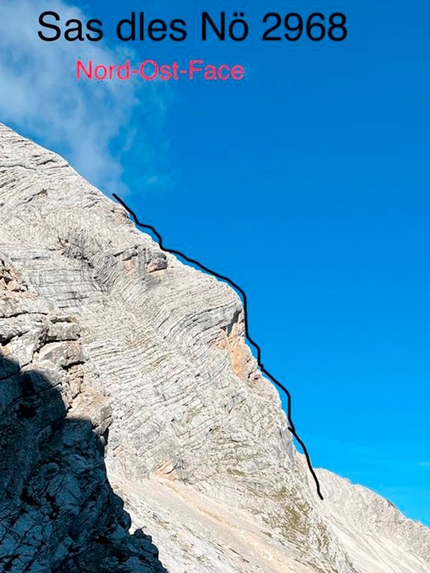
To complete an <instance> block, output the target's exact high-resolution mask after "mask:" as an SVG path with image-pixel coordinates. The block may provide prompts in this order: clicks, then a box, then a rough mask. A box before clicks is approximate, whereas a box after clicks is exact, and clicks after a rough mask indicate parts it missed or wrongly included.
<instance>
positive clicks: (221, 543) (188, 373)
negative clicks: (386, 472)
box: [0, 126, 430, 573]
mask: <svg viewBox="0 0 430 573" xmlns="http://www.w3.org/2000/svg"><path fill="white" fill-rule="evenodd" d="M0 220H1V225H0V344H1V348H0V350H1V366H0V369H1V372H0V414H1V417H0V446H1V458H0V488H1V489H0V570H1V571H3V570H4V571H11V572H12V573H15V572H16V573H17V572H23V573H24V572H32V573H36V572H37V573H45V572H46V573H49V572H68V571H70V572H72V571H73V572H81V571H82V572H84V573H85V572H94V573H95V572H96V571H97V572H102V573H103V572H110V571H112V572H116V571H124V572H128V571H130V572H131V571H133V572H137V573H138V572H140V571H150V572H154V573H158V572H159V571H160V572H161V571H165V570H168V571H169V572H170V573H201V572H219V573H238V572H239V573H241V572H244V573H245V572H246V573H257V572H260V573H261V572H264V573H275V572H296V573H300V572H302V573H306V572H307V573H322V572H324V573H430V534H429V530H428V529H427V528H425V527H424V526H422V525H420V524H418V523H414V522H412V521H410V520H408V519H406V518H405V517H404V516H402V515H401V514H400V513H399V512H398V511H397V510H396V509H395V508H394V507H393V506H392V504H390V503H389V502H387V501H386V500H384V499H383V498H381V497H379V496H377V495H375V494H373V493H372V492H370V491H369V490H366V489H365V488H361V487H359V486H353V485H351V484H350V483H349V482H347V481H346V480H344V479H342V478H339V477H338V476H335V475H333V474H331V473H330V472H326V471H323V470H319V471H318V475H319V479H320V481H321V485H322V489H323V491H324V494H325V500H324V501H323V502H322V501H321V500H319V498H318V497H317V495H316V492H315V488H314V484H313V481H312V480H311V479H310V476H309V474H308V472H307V469H306V467H305V465H304V463H303V459H302V456H301V455H300V454H298V453H297V452H296V450H295V448H294V446H293V444H292V442H291V436H290V433H289V432H288V430H287V421H286V417H285V414H284V413H283V411H282V409H281V407H280V400H279V396H278V394H277V391H276V390H275V389H274V387H273V386H272V385H271V384H270V383H269V382H268V381H267V380H265V379H264V378H263V377H262V376H261V373H260V372H259V370H258V368H257V365H256V362H255V360H254V358H253V356H252V354H251V352H250V350H249V348H248V346H247V345H246V344H245V342H244V336H243V334H244V333H243V309H242V305H241V302H240V300H239V298H238V297H237V295H236V294H235V293H234V292H233V291H232V290H231V289H230V288H229V287H228V286H227V285H226V284H223V283H221V282H219V281H217V280H215V279H214V278H213V277H210V276H208V275H205V274H203V273H201V272H199V271H197V270H195V269H193V268H190V267H187V266H186V265H184V264H182V263H181V262H180V261H179V260H177V259H176V258H174V257H173V256H171V255H169V254H165V253H163V252H161V251H160V249H159V247H158V246H157V245H156V244H155V243H154V242H153V241H152V239H151V238H150V237H149V236H148V235H146V234H144V233H141V232H139V231H138V230H137V229H135V227H134V226H133V225H132V223H131V222H130V221H129V219H128V217H127V214H126V213H125V211H124V210H123V209H122V208H121V207H119V206H118V205H116V204H115V203H113V202H112V201H111V200H109V199H108V198H107V197H105V196H104V195H103V194H102V193H100V192H99V191H98V190H97V189H95V188H94V187H92V186H91V185H90V184H88V183H87V182H86V181H84V180H83V179H82V178H81V177H79V175H78V174H77V173H76V172H75V171H74V170H73V169H71V167H69V166H68V165H67V163H66V162H65V161H64V160H63V159H62V158H60V157H58V156H57V155H55V154H53V153H51V152H49V151H46V150H44V149H42V148H40V147H38V146H37V145H35V144H34V143H32V142H30V141H28V140H26V139H24V138H22V137H21V136H19V135H18V134H16V133H15V132H13V131H12V130H10V129H8V128H7V127H4V126H1V127H0ZM106 472H107V474H106ZM124 503H125V508H124V507H123V504H124ZM129 515H130V516H131V520H130V517H129ZM150 536H152V538H153V540H154V541H152V539H151V537H150ZM158 550H159V557H158ZM164 567H165V568H166V569H164Z"/></svg>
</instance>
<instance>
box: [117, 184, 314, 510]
mask: <svg viewBox="0 0 430 573" xmlns="http://www.w3.org/2000/svg"><path fill="white" fill-rule="evenodd" d="M112 196H113V197H114V198H115V199H116V200H117V201H118V202H119V203H120V204H121V205H122V206H123V207H124V209H125V210H126V211H127V212H128V213H129V215H130V216H131V217H132V218H133V220H134V222H135V224H136V225H137V226H138V227H142V228H143V229H149V230H150V231H152V233H154V235H155V236H156V237H157V239H158V245H159V247H160V249H161V250H162V251H165V252H166V253H170V254H172V255H177V256H179V257H181V258H182V259H184V260H186V261H188V262H189V263H191V264H193V265H196V266H198V267H200V268H201V269H202V270H203V271H205V272H207V273H209V274H210V275H212V276H214V277H216V278H218V279H221V280H223V281H225V282H226V283H228V284H229V285H230V286H231V287H232V288H233V289H234V290H235V291H236V292H238V293H240V294H241V298H242V303H243V310H244V314H245V337H246V339H247V340H248V341H249V342H250V343H251V344H252V346H253V347H254V348H255V349H256V351H257V363H258V366H259V368H260V370H261V372H262V373H263V374H266V376H267V377H268V378H270V380H271V381H272V382H273V383H274V384H275V385H276V386H278V388H280V389H281V390H282V391H283V392H284V393H285V395H286V396H287V398H288V407H287V418H288V423H289V426H288V430H289V431H290V432H291V434H292V435H293V436H294V437H295V438H296V440H297V441H298V443H299V444H300V446H301V447H302V449H303V453H304V455H305V458H306V463H307V465H308V468H309V471H310V473H311V474H312V477H313V478H314V481H315V485H316V489H317V493H318V496H319V497H320V499H324V497H323V495H322V493H321V488H320V483H319V480H318V477H317V475H316V473H315V470H314V468H313V467H312V462H311V458H310V456H309V453H308V450H307V448H306V445H305V443H304V442H303V440H302V439H301V438H300V437H299V435H298V434H297V432H296V429H295V426H294V423H293V420H292V415H291V410H292V406H291V402H292V398H291V394H290V392H289V391H288V390H287V388H285V386H283V385H282V384H281V383H280V382H279V381H278V380H277V379H276V378H275V377H274V376H272V374H270V372H269V371H268V370H266V369H265V368H264V366H263V364H262V362H261V348H260V347H259V346H258V344H257V343H256V342H254V340H253V339H252V338H251V336H250V335H249V331H248V299H247V296H246V293H245V291H244V290H243V289H242V288H241V287H240V286H239V285H237V284H236V283H235V282H233V281H232V280H231V279H229V278H228V277H225V276H223V275H220V274H219V273H216V272H215V271H213V270H211V269H209V268H208V267H206V266H205V265H202V264H201V263H199V262H198V261H195V260H194V259H190V257H187V256H186V255H184V254H183V253H181V252H180V251H176V250H174V249H168V248H166V247H164V245H163V238H162V237H161V235H160V233H159V232H158V231H157V229H155V227H153V226H152V225H147V224H145V223H141V222H140V221H139V219H138V218H137V215H136V214H135V212H134V211H133V210H132V209H131V208H130V207H128V205H127V204H126V203H125V202H124V201H123V200H122V199H121V198H120V197H119V196H118V195H117V194H116V193H112Z"/></svg>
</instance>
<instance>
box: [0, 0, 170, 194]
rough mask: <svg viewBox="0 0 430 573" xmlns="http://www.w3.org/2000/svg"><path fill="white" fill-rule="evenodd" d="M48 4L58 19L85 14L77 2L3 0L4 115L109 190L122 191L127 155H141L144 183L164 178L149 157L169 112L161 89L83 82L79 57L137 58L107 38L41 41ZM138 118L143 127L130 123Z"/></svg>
mask: <svg viewBox="0 0 430 573" xmlns="http://www.w3.org/2000/svg"><path fill="white" fill-rule="evenodd" d="M46 10H54V11H55V12H57V13H58V14H59V15H60V16H61V22H65V21H66V20H67V19H69V18H78V19H80V20H82V21H85V20H86V19H87V18H86V17H85V15H84V14H83V13H82V12H81V10H80V9H79V8H76V7H74V6H70V5H68V4H66V3H65V2H63V1H62V0H46V1H45V2H43V6H42V4H41V3H40V2H35V1H34V0H1V3H0V121H2V122H3V123H6V124H8V125H10V126H11V127H13V128H15V129H17V130H19V131H20V132H21V133H22V134H23V135H24V136H30V137H33V138H35V139H36V140H37V141H38V142H39V143H41V144H42V145H45V146H47V147H50V148H52V149H54V150H56V151H59V152H61V154H62V155H64V156H65V157H66V159H67V160H68V161H69V162H70V163H71V164H72V165H73V166H74V167H75V168H76V169H77V170H78V171H79V172H80V173H81V174H82V175H84V176H85V177H86V178H88V179H89V180H90V181H91V182H92V183H94V184H96V185H98V186H100V187H101V188H102V189H103V190H105V191H106V192H108V193H111V192H113V191H120V192H124V191H125V189H124V185H123V184H122V182H121V178H122V175H123V173H122V171H123V168H122V166H121V160H122V157H123V155H124V153H128V154H129V155H128V157H130V154H132V155H133V157H135V156H136V158H137V157H139V162H137V161H136V162H133V163H138V164H139V165H140V166H141V173H140V174H139V175H140V179H141V181H142V180H143V181H151V182H152V181H154V180H155V179H159V178H160V177H162V176H161V175H160V173H158V172H157V168H156V166H154V164H153V161H152V158H153V157H155V156H157V157H158V156H159V155H160V150H158V149H156V147H157V136H156V135H154V134H155V133H156V132H157V131H159V129H160V122H161V121H162V117H163V114H164V102H163V99H162V98H160V94H159V93H158V91H157V90H158V89H159V88H158V87H157V86H154V85H142V84H139V83H138V82H118V81H113V82H97V83H96V82H94V83H93V82H92V81H91V82H88V81H87V82H80V83H78V82H77V81H76V78H75V69H76V60H77V59H78V58H82V60H88V59H90V58H92V59H93V60H94V61H95V62H98V63H104V64H113V63H122V62H123V61H124V60H125V59H127V58H130V59H131V60H133V59H135V58H136V56H135V55H134V54H133V53H132V52H130V51H128V52H126V51H125V50H120V49H119V48H117V49H110V48H109V47H107V41H106V39H103V40H102V41H101V42H100V43H91V42H66V41H64V40H63V39H59V40H57V41H56V42H44V41H42V40H41V39H40V38H39V36H38V34H37V31H38V29H39V28H40V26H39V24H38V19H39V15H40V13H41V12H42V11H46ZM136 122H138V123H139V129H136V128H131V127H130V126H131V124H134V123H136ZM145 126H146V128H145ZM142 127H143V129H142ZM149 133H151V137H149ZM160 142H161V139H160ZM160 145H161V143H160ZM164 179H165V175H164Z"/></svg>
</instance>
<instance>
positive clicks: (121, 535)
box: [0, 256, 166, 573]
mask: <svg viewBox="0 0 430 573" xmlns="http://www.w3.org/2000/svg"><path fill="white" fill-rule="evenodd" d="M2 349H3V350H2ZM5 352H7V353H8V354H9V353H11V352H12V354H14V355H15V356H16V357H17V360H13V359H9V358H6V357H5V356H4V353H5ZM83 362H84V359H83V355H82V349H81V347H80V343H79V327H78V324H77V323H76V322H74V321H73V320H71V319H70V318H69V317H65V316H62V317H61V316H60V313H58V310H57V311H56V310H55V308H54V307H52V305H51V306H49V305H46V304H44V303H43V302H42V301H40V300H39V299H38V297H37V296H32V295H31V294H30V293H28V291H27V290H26V288H25V286H24V285H23V284H22V282H21V281H20V279H19V277H18V276H17V275H16V274H14V272H13V271H12V270H11V268H10V267H9V265H7V263H5V261H4V259H2V258H1V256H0V571H2V572H4V573H6V572H12V573H19V572H32V573H33V572H34V573H36V572H38V573H49V572H52V573H76V572H80V573H110V572H116V571H118V572H124V573H136V572H137V573H162V572H165V573H166V570H165V569H164V568H163V567H162V565H161V563H160V562H159V560H158V550H157V548H156V547H155V546H154V545H153V544H152V540H151V538H150V537H149V536H147V535H145V534H143V533H142V531H136V532H135V533H134V535H131V534H130V533H129V528H130V525H131V521H130V517H129V515H128V514H127V513H126V512H125V511H124V509H123V501H122V500H121V498H119V497H118V496H117V495H115V494H114V493H113V491H112V488H111V486H110V484H109V482H108V479H107V476H106V468H105V463H104V445H103V444H104V443H105V441H106V439H107V433H108V427H109V425H110V423H111V415H110V414H111V413H110V409H109V408H108V407H106V406H103V402H102V399H101V398H102V397H101V396H97V395H96V394H95V393H91V392H87V391H86V389H85V386H84V384H83V378H84V374H83V372H84V371H83ZM20 364H22V367H21V365H20ZM79 396H81V397H83V398H84V399H85V400H86V402H87V404H88V409H89V411H91V408H92V406H94V405H96V404H97V403H98V407H99V410H98V413H97V414H98V419H97V423H98V425H97V426H96V427H95V426H94V424H93V423H92V422H91V421H90V420H89V419H85V418H83V417H81V416H80V415H79V413H75V414H74V415H73V414H71V412H72V410H73V408H71V407H72V405H73V403H74V402H75V401H77V400H78V397H79ZM68 413H69V415H68Z"/></svg>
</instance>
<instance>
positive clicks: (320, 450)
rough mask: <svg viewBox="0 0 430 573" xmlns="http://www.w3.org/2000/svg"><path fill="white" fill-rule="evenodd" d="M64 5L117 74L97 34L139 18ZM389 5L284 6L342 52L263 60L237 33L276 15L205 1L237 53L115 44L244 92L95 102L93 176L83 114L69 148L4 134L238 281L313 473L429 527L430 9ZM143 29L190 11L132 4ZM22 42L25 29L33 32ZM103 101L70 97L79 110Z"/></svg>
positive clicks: (307, 49) (116, 9) (154, 91)
mask: <svg viewBox="0 0 430 573" xmlns="http://www.w3.org/2000/svg"><path fill="white" fill-rule="evenodd" d="M18 4H19V3H18ZM21 4H23V5H24V4H26V2H25V1H23V2H21ZM27 4H28V3H27ZM48 4H49V3H48ZM57 4H59V2H57ZM76 5H78V6H79V8H80V9H81V10H82V11H83V12H84V13H85V14H87V15H88V16H89V17H91V16H92V17H99V18H101V19H102V20H103V22H104V25H105V30H106V31H107V33H106V37H105V39H104V40H103V42H102V43H101V45H102V46H103V49H105V50H107V49H108V48H109V50H112V52H111V53H112V54H113V53H115V57H118V49H119V48H120V46H119V45H118V44H116V43H115V38H114V35H113V34H112V33H109V32H108V30H111V29H112V26H113V23H114V22H115V21H117V20H118V19H120V18H122V17H126V16H127V15H128V13H129V12H130V11H131V10H132V9H136V10H138V11H139V10H142V3H141V2H137V1H135V2H133V1H131V0H130V1H128V2H127V3H109V5H108V6H107V5H106V2H101V1H98V0H88V1H87V2H85V3H84V2H82V3H76ZM387 5H388V3H387V2H381V1H379V2H375V0H373V1H370V0H362V1H361V2H355V3H352V2H348V1H346V0H345V1H344V2H330V1H328V0H327V1H319V2H316V1H315V2H300V3H299V2H293V3H292V4H289V9H290V10H291V11H298V12H299V13H301V14H303V15H307V14H309V13H311V12H313V11H321V12H323V13H325V14H329V13H332V12H335V11H342V12H345V13H346V14H347V16H348V29H349V36H348V39H347V41H345V42H342V43H336V44H333V43H330V42H328V41H327V42H325V41H324V42H320V43H312V42H310V41H308V40H306V39H305V38H303V39H301V40H300V41H299V42H296V43H294V44H292V43H288V42H285V43H284V42H279V43H278V42H273V43H269V44H264V43H263V42H261V39H260V37H259V35H258V34H257V33H253V31H254V30H255V32H256V31H257V29H259V28H260V26H261V25H260V19H261V17H262V15H264V13H266V12H267V11H272V10H273V11H279V12H280V13H284V12H285V8H284V3H281V2H276V1H274V2H273V3H270V6H269V4H268V3H267V2H265V3H262V2H256V1H252V2H251V1H248V2H245V1H244V0H240V2H238V3H237V4H236V5H234V6H233V5H232V4H231V3H225V4H224V5H222V2H220V0H217V1H216V2H215V1H214V0H208V1H207V2H206V3H205V9H206V10H208V11H211V10H212V11H217V10H220V9H222V8H224V9H226V10H227V11H228V10H229V9H230V8H229V7H231V10H230V11H231V12H233V8H234V10H236V9H237V10H243V11H244V12H245V13H246V15H247V20H248V21H249V22H250V26H251V36H250V38H249V39H248V40H247V41H246V42H243V43H242V44H240V43H239V44H234V43H231V42H225V43H223V44H222V43H219V42H216V41H215V42H210V43H208V45H204V44H203V43H202V42H201V41H198V40H196V39H195V38H193V34H190V37H189V38H188V39H187V41H185V42H183V43H177V44H174V43H172V42H167V43H163V42H162V43H160V44H157V45H155V44H151V43H146V42H144V43H142V44H140V43H139V42H135V43H134V44H133V45H129V46H128V48H131V49H132V50H133V51H134V54H133V58H137V59H145V58H153V59H156V60H158V61H160V62H163V63H169V62H171V61H174V60H177V61H178V62H180V63H181V62H186V61H187V60H188V59H190V58H202V59H204V60H205V61H207V62H213V63H215V64H221V63H227V64H235V63H239V64H242V65H244V66H245V68H246V77H245V79H244V80H243V81H242V82H237V83H229V82H223V83H219V84H211V83H204V82H202V81H195V82H187V81H184V82H178V83H176V84H171V83H169V84H168V85H166V84H164V85H151V86H139V85H135V86H126V87H124V86H123V87H122V88H121V89H122V90H123V91H122V92H118V93H116V92H115V93H113V92H110V93H109V97H107V98H104V96H103V98H102V99H101V100H99V104H98V105H95V104H94V105H93V107H91V109H90V108H88V109H89V110H90V111H89V112H88V113H89V115H88V117H90V118H91V122H92V125H93V126H95V127H94V132H93V133H92V135H93V139H91V138H90V142H93V147H92V149H93V151H94V154H95V155H96V156H97V161H98V163H97V165H98V164H100V168H99V169H98V170H97V171H94V169H92V168H93V166H94V162H93V161H92V160H91V162H89V163H91V164H89V163H88V162H87V163H85V158H83V157H81V156H80V155H79V152H78V151H77V150H78V149H79V146H80V142H81V141H84V140H85V141H88V137H87V131H86V130H88V124H89V123H91V122H89V121H88V120H87V119H86V117H85V115H83V116H82V118H83V119H82V122H81V123H80V124H79V125H78V126H77V127H76V133H74V135H73V138H72V137H71V136H70V133H71V128H70V129H68V130H67V134H68V135H67V136H66V135H64V133H59V135H58V139H57V140H53V135H52V134H51V135H50V136H49V137H48V135H47V132H46V130H43V129H42V128H41V127H40V121H41V118H40V117H38V118H37V121H36V120H35V119H34V120H32V121H31V122H30V123H29V122H28V121H27V119H28V114H27V115H26V114H25V113H22V114H20V113H19V111H20V110H17V111H16V112H14V113H15V115H14V116H12V115H11V116H10V117H6V119H7V120H8V123H9V124H11V125H13V126H15V127H18V128H19V129H20V130H21V131H22V132H23V133H24V134H25V135H29V136H33V137H36V139H38V141H40V142H41V143H43V144H45V145H48V144H50V145H51V147H55V148H56V150H57V151H60V152H62V153H63V154H65V155H66V156H67V157H69V159H70V160H71V162H72V163H73V164H74V165H75V166H76V167H77V168H78V170H80V171H82V172H83V173H84V174H86V175H87V176H88V177H89V178H90V179H91V180H92V181H93V182H94V183H96V184H98V185H100V186H101V187H102V189H103V190H104V191H105V192H106V193H108V194H109V193H110V192H112V190H120V191H121V192H122V193H123V194H124V196H125V198H126V199H127V201H128V202H129V204H130V205H131V206H132V207H133V208H134V209H135V210H136V211H137V212H138V213H139V215H140V218H141V219H142V220H144V221H145V222H147V223H149V224H152V225H155V226H156V227H157V228H158V229H159V231H160V232H161V233H162V234H163V236H164V239H165V243H166V245H168V246H169V247H171V248H176V249H179V250H182V251H184V252H186V253H187V254H188V255H189V256H191V257H193V258H196V259H198V260H201V261H202V262H203V263H204V264H205V265H207V266H208V267H210V268H213V269H216V270H217V271H218V272H219V273H221V274H224V275H227V276H229V277H231V278H232V279H233V280H234V281H235V282H237V283H239V284H240V285H241V286H242V287H243V288H244V290H245V291H246V292H247V294H248V298H249V306H250V308H249V311H250V315H249V325H250V330H251V334H252V336H253V338H255V339H256V340H257V341H258V342H259V344H260V346H261V347H262V351H263V362H264V364H265V366H266V367H267V368H268V369H269V370H270V371H271V372H273V374H274V375H275V376H276V377H277V378H278V379H279V380H280V381H282V382H283V383H284V384H285V385H287V386H288V388H289V389H290V391H291V393H292V395H293V416H294V421H295V425H296V427H297V430H298V432H299V434H300V435H301V437H302V438H303V439H304V440H305V442H306V444H307V446H308V449H309V451H310V454H311V457H312V460H313V462H314V465H316V466H319V467H325V468H327V469H330V470H332V471H335V472H336V473H339V474H340V475H342V476H345V477H348V478H350V479H351V480H352V481H353V482H356V483H361V484H363V485H365V486H368V487H370V488H372V489H374V490H375V491H377V492H379V493H380V494H382V495H384V496H385V497H388V498H389V499H390V500H391V501H392V502H393V503H395V505H396V506H398V507H399V508H400V509H401V510H402V511H403V512H404V513H406V515H408V516H409V517H411V518H414V519H419V520H421V521H422V522H424V523H426V524H428V525H430V446H429V434H430V416H429V403H430V389H429V375H430V352H429V348H430V332H429V326H428V325H429V323H430V297H429V281H430V270H429V260H428V254H429V248H430V230H429V229H430V226H429V220H430V195H429V181H430V177H429V175H430V174H429V165H430V163H429V152H430V149H429V133H430V103H429V102H430V99H429V95H430V94H429V92H430V78H429V74H430V72H429V68H428V57H429V55H430V37H429V35H428V29H427V22H428V20H429V18H430V6H429V5H428V3H427V2H424V1H418V0H409V1H408V2H406V1H405V0H403V1H399V0H394V1H392V2H390V3H389V9H388V8H387ZM39 12H40V10H39ZM145 12H147V14H148V15H150V16H152V17H158V16H159V15H162V16H163V15H164V16H166V17H170V18H175V17H183V18H184V19H186V20H188V21H189V22H190V23H191V22H193V21H194V22H195V21H197V12H198V11H197V9H196V8H195V7H193V4H192V3H191V2H188V1H187V2H183V3H181V6H180V7H167V6H165V5H163V4H162V3H160V2H149V1H148V2H146V3H145ZM28 26H30V27H31V26H33V29H34V30H36V29H37V23H34V20H31V18H30V19H29V24H28ZM190 29H191V28H190ZM60 44H61V43H58V44H57V43H56V44H52V45H49V46H44V47H43V50H45V51H44V54H45V55H44V56H43V57H44V58H47V59H46V60H45V61H46V62H47V66H46V67H47V68H49V65H52V69H51V72H52V74H54V75H55V74H57V75H58V78H59V81H60V76H61V82H65V81H66V80H65V76H66V74H70V75H71V76H73V65H72V64H73V62H72V59H73V58H75V56H76V54H75V53H74V51H73V50H75V48H74V47H73V46H72V48H70V47H67V50H68V52H67V54H68V57H69V58H70V59H69V60H67V61H68V62H69V63H68V66H69V68H70V69H67V66H66V67H65V68H62V69H61V70H60V69H58V62H55V61H51V58H54V56H53V54H54V52H56V51H57V53H58V50H62V49H64V50H65V49H66V48H62V47H61V45H60ZM40 49H41V50H42V48H40ZM79 49H86V47H85V48H82V46H81V47H79ZM47 50H49V56H48V55H47V54H48V51H47ZM76 51H77V48H76ZM109 54H110V52H109V53H105V54H104V56H106V57H109ZM38 57H39V56H38ZM41 57H42V56H41ZM55 66H57V67H55ZM48 71H49V70H48ZM45 73H47V70H45ZM0 77H1V67H0ZM61 82H60V83H61ZM137 83H138V82H136V84H137ZM103 89H107V88H106V87H103V86H92V85H90V86H88V85H81V86H77V87H76V86H74V87H73V89H72V88H71V90H70V94H72V95H73V94H75V96H74V97H76V98H80V97H81V96H82V94H88V101H89V99H90V98H93V97H94V93H101V94H103V91H102V90H103ZM73 90H75V91H73ZM76 90H81V91H80V92H79V93H78V91H76ZM91 90H94V91H93V92H92V91H91ZM63 92H64V89H63ZM72 95H70V97H72ZM44 97H45V98H46V97H48V96H46V94H45V96H44ZM55 97H57V96H55ZM60 97H63V96H61V95H60V94H59V95H58V98H60ZM14 99H16V98H14ZM84 99H85V98H84ZM96 99H97V98H96ZM96 99H95V101H96ZM100 102H101V103H100ZM0 111H2V112H3V113H6V111H7V110H6V109H5V110H2V107H1V102H0ZM90 112H91V113H90ZM10 113H12V112H10ZM68 113H70V112H68ZM42 115H43V114H42ZM58 117H61V114H60V112H59V115H58ZM71 117H72V118H73V114H71ZM42 119H43V118H42ZM109 119H110V122H111V123H110V124H109V121H108V120H109ZM46 121H48V110H47V111H46ZM50 121H51V124H52V123H54V124H55V121H54V122H53V121H52V118H51V120H50ZM58 121H60V119H58V120H57V122H58ZM106 121H107V123H108V124H109V125H110V126H111V129H110V130H109V129H107V128H106V126H105V123H106ZM54 127H55V126H54ZM54 127H53V129H54ZM96 127H97V128H100V130H99V131H96V130H95V128H96ZM54 131H55V129H54ZM69 136H70V137H69ZM84 136H85V137H84ZM101 149H102V151H103V153H101V151H100V150H101ZM90 151H91V150H90V148H88V153H86V156H87V157H91V158H92V155H91V153H90ZM97 154H98V155H97ZM110 166H112V170H113V171H112V172H110V171H109V170H110V168H111V167H110ZM103 172H105V174H106V173H108V172H109V173H111V174H112V178H111V180H109V178H107V177H106V175H103Z"/></svg>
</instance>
